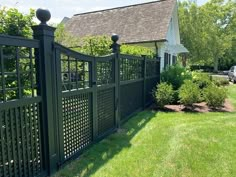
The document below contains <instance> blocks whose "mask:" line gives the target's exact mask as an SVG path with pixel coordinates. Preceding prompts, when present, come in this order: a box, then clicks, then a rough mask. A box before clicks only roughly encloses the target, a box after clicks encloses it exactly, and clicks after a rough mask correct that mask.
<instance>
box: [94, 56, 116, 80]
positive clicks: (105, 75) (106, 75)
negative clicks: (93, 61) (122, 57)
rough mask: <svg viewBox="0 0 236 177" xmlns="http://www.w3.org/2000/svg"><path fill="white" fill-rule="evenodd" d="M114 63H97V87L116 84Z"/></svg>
mask: <svg viewBox="0 0 236 177" xmlns="http://www.w3.org/2000/svg"><path fill="white" fill-rule="evenodd" d="M112 69H113V61H112V60H110V61H106V62H104V61H103V62H101V61H99V62H97V66H96V71H97V85H104V84H110V83H113V82H114V70H112Z"/></svg>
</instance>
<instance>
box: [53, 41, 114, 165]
mask: <svg viewBox="0 0 236 177" xmlns="http://www.w3.org/2000/svg"><path fill="white" fill-rule="evenodd" d="M55 59H56V60H55V61H56V64H55V68H56V69H55V71H56V78H57V80H56V82H57V84H56V85H57V86H56V88H57V112H58V113H57V115H58V116H57V117H58V120H57V123H58V143H59V154H60V163H64V162H65V161H67V160H69V159H71V158H74V157H77V156H78V155H79V154H80V153H81V151H82V150H84V149H85V148H86V147H87V146H88V145H90V144H91V143H92V142H94V141H96V140H97V139H99V138H101V137H102V136H104V135H106V134H107V133H109V132H110V131H112V130H113V129H114V128H115V107H116V105H115V103H116V101H115V92H116V84H115V73H114V71H115V70H114V64H115V63H114V62H115V57H114V56H113V55H112V56H108V57H96V58H95V57H92V56H87V55H83V54H80V53H77V52H74V51H71V50H69V49H67V48H65V47H63V46H61V45H59V44H56V45H55Z"/></svg>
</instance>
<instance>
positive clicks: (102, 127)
mask: <svg viewBox="0 0 236 177" xmlns="http://www.w3.org/2000/svg"><path fill="white" fill-rule="evenodd" d="M114 98H115V92H114V88H111V89H106V90H101V91H98V99H97V100H98V102H97V106H98V134H99V135H102V134H104V133H106V132H107V131H109V130H111V129H112V128H114V126H115V99H114Z"/></svg>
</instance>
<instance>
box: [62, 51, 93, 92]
mask: <svg viewBox="0 0 236 177" xmlns="http://www.w3.org/2000/svg"><path fill="white" fill-rule="evenodd" d="M90 65H91V63H90V62H87V61H82V60H80V58H74V57H71V56H70V55H66V54H61V78H62V90H63V91H71V90H77V89H81V88H88V87H90V77H91V75H90Z"/></svg>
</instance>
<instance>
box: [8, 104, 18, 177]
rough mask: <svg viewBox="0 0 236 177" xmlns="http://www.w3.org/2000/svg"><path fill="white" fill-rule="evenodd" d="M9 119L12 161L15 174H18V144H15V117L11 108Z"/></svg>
mask: <svg viewBox="0 0 236 177" xmlns="http://www.w3.org/2000/svg"><path fill="white" fill-rule="evenodd" d="M9 121H10V129H11V130H10V132H11V149H12V157H13V158H12V163H13V168H14V170H13V171H14V176H17V169H16V168H17V167H16V164H17V158H16V146H15V132H14V131H15V126H14V117H13V110H12V109H9Z"/></svg>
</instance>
